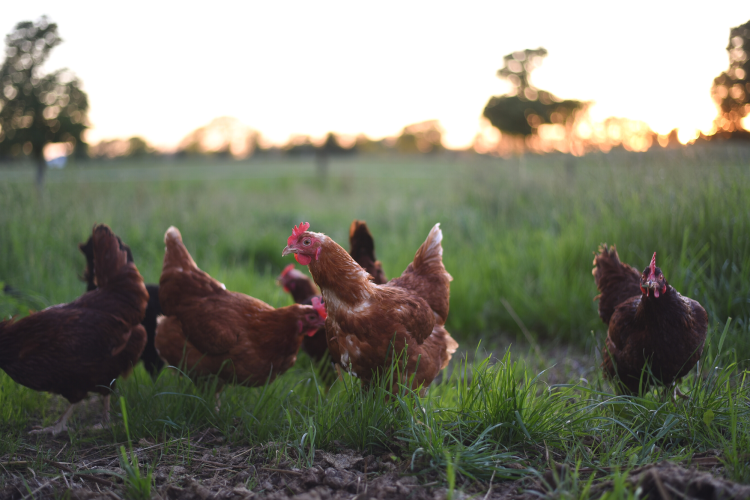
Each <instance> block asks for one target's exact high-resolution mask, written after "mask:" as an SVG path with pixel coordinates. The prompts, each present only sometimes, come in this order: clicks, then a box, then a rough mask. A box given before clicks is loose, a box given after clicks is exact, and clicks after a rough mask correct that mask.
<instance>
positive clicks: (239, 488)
mask: <svg viewBox="0 0 750 500" xmlns="http://www.w3.org/2000/svg"><path fill="white" fill-rule="evenodd" d="M49 441H50V442H49V449H53V450H54V449H58V448H60V447H61V446H63V445H64V443H63V442H62V441H61V440H59V439H58V440H53V439H52V438H49ZM40 444H43V443H40ZM174 444H175V443H174V442H173V443H171V445H172V449H174V446H173V445H174ZM185 444H186V445H187V443H185ZM185 449H186V450H188V451H187V452H183V453H172V454H167V453H166V452H165V446H164V443H156V444H155V443H150V442H148V441H146V440H141V441H140V442H139V443H138V446H137V447H136V448H135V450H134V451H135V452H136V454H137V455H138V459H139V461H140V463H141V466H142V467H143V466H144V465H145V464H150V463H155V462H158V463H159V465H158V466H156V468H155V469H154V470H153V480H154V487H153V488H152V490H151V494H152V498H154V499H160V500H209V499H211V500H214V499H215V500H242V499H249V498H258V499H260V498H263V499H269V500H281V499H289V498H292V499H294V500H339V499H340V500H370V499H378V500H391V499H392V500H397V499H399V500H400V499H404V500H407V499H408V500H443V499H445V498H447V496H448V491H447V489H446V487H445V481H444V480H443V478H441V477H440V476H439V475H438V474H437V473H436V472H432V471H430V472H426V473H416V474H415V473H414V472H412V471H411V470H410V467H409V464H408V463H407V462H408V461H404V460H401V459H399V458H398V457H396V456H393V455H388V454H386V455H383V456H374V455H368V456H363V455H362V454H359V453H357V452H355V451H351V450H343V449H340V450H339V451H338V452H337V453H333V452H325V451H320V450H318V451H316V453H315V459H314V462H313V464H312V467H295V463H291V462H289V461H285V460H284V459H281V458H279V456H280V454H279V453H278V452H277V451H276V450H278V447H277V446H276V445H275V444H274V443H269V444H267V445H266V446H264V447H255V448H250V447H242V446H228V445H226V444H225V443H224V439H223V437H221V436H220V435H219V434H218V433H216V432H213V433H212V432H211V431H207V432H206V433H203V435H202V436H199V437H197V438H194V440H193V441H191V442H190V445H189V447H186V448H185ZM116 450H117V448H116V446H115V445H107V446H100V447H94V448H91V449H90V450H82V451H81V452H80V453H79V456H80V457H81V458H80V459H78V463H60V462H56V461H54V460H52V459H40V458H39V457H38V456H37V455H36V453H34V454H32V453H30V452H29V453H23V452H21V451H19V452H17V453H16V454H15V455H14V456H12V457H11V456H4V457H0V464H2V467H1V468H0V482H2V483H5V487H4V488H3V489H0V500H21V499H27V498H31V497H33V498H37V499H46V498H69V499H81V500H84V499H85V500H90V499H110V500H117V499H124V498H128V495H127V493H126V491H125V488H124V484H123V482H122V480H121V479H120V478H118V477H117V476H115V475H112V474H106V473H101V472H93V471H110V472H112V473H114V474H119V475H123V474H124V471H123V470H122V469H121V468H120V462H119V457H118V455H117V452H116ZM693 464H694V465H693V467H691V468H685V467H684V466H682V465H679V464H673V463H670V462H662V463H659V464H652V465H649V466H646V467H642V468H639V469H635V470H633V471H631V474H630V476H629V477H628V479H627V480H626V481H627V482H628V483H629V484H630V485H631V486H632V487H633V488H638V487H640V488H641V490H642V492H641V498H643V496H644V495H646V494H647V495H648V498H650V499H670V500H671V499H681V498H698V499H725V498H727V499H734V498H737V499H739V498H750V486H743V485H739V484H736V483H732V482H730V481H727V480H724V479H721V478H719V477H717V476H716V475H714V474H711V473H710V472H705V471H702V470H699V469H698V468H697V467H696V465H695V464H697V466H698V467H701V468H703V469H706V468H709V469H711V468H713V469H714V472H716V469H717V467H720V466H721V462H720V460H718V459H717V457H715V456H704V457H697V458H694V460H693ZM596 472H597V471H594V470H591V469H582V470H581V474H582V475H583V477H584V479H586V478H587V476H586V474H590V473H596ZM605 472H606V471H605ZM568 474H569V469H568V467H567V466H565V465H558V466H556V469H555V471H554V472H553V471H551V470H549V471H546V472H545V473H544V474H543V475H541V476H540V477H533V476H532V477H526V478H524V479H519V480H517V481H505V482H494V483H493V482H490V483H485V482H476V481H471V480H468V479H464V478H458V480H457V485H456V489H457V491H455V492H454V494H453V498H454V499H456V500H463V499H466V498H469V497H471V498H480V499H482V500H505V499H508V500H511V499H513V500H532V499H533V500H537V499H539V498H540V497H544V496H551V497H555V496H556V493H558V492H560V491H563V490H565V489H566V488H568V487H569V484H570V483H569V482H566V476H567V475H568ZM604 475H605V474H601V476H604ZM612 488H613V484H612V481H611V480H607V481H598V482H597V481H595V483H594V486H593V487H592V490H591V493H592V498H598V497H600V496H601V495H602V494H604V493H605V492H606V491H610V490H612Z"/></svg>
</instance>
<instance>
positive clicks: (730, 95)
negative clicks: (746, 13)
mask: <svg viewBox="0 0 750 500" xmlns="http://www.w3.org/2000/svg"><path fill="white" fill-rule="evenodd" d="M727 52H729V69H728V70H727V71H724V72H722V73H721V74H720V75H719V76H717V77H716V78H715V79H714V83H713V85H712V86H711V96H712V97H713V99H714V102H716V104H717V105H718V107H719V116H718V117H717V118H716V122H715V123H716V129H717V135H721V136H726V137H735V138H739V137H742V138H746V139H750V133H749V132H748V131H747V130H745V129H744V128H743V127H742V119H743V118H745V117H746V116H747V115H748V114H750V97H749V96H750V80H748V76H750V21H748V22H746V23H745V24H743V25H742V26H737V27H736V28H732V29H731V30H730V31H729V45H727Z"/></svg>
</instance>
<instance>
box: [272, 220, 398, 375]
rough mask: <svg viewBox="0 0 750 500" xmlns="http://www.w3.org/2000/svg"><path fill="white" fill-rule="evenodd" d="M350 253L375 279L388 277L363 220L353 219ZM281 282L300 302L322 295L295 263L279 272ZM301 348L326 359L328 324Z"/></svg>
mask: <svg viewBox="0 0 750 500" xmlns="http://www.w3.org/2000/svg"><path fill="white" fill-rule="evenodd" d="M349 255H351V256H352V258H353V259H354V260H355V261H356V262H357V264H359V265H360V266H362V269H364V270H365V271H367V272H368V273H370V276H372V282H373V283H375V284H376V285H382V284H384V283H386V282H387V281H388V280H387V279H386V277H385V273H384V272H383V265H382V264H381V263H380V261H379V260H378V259H377V258H376V257H375V241H374V240H373V238H372V234H370V230H369V229H368V228H367V223H365V221H363V220H354V221H352V224H351V226H350V227H349ZM279 284H280V285H281V286H283V287H284V291H286V292H288V293H290V294H291V295H292V298H293V299H294V302H296V303H297V304H311V303H312V302H311V301H312V299H313V297H320V293H319V292H318V288H317V287H316V286H315V283H313V280H311V279H310V277H309V276H307V275H306V274H304V273H302V272H300V271H298V270H297V269H295V268H294V264H289V265H288V266H286V267H285V268H284V270H283V271H282V272H281V275H280V276H279ZM302 350H303V351H305V352H306V353H307V354H308V356H310V357H311V358H313V359H314V360H316V361H319V360H321V359H323V356H325V354H326V352H328V341H327V340H326V330H325V327H323V328H320V329H319V330H318V331H317V332H316V333H315V335H312V336H309V337H305V338H304V340H303V341H302Z"/></svg>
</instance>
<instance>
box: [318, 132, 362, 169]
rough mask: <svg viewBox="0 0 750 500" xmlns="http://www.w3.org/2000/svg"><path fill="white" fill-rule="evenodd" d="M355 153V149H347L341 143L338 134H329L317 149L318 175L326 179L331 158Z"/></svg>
mask: <svg viewBox="0 0 750 500" xmlns="http://www.w3.org/2000/svg"><path fill="white" fill-rule="evenodd" d="M354 151H355V150H354V147H351V148H345V147H344V146H342V145H341V144H340V143H339V140H338V138H337V137H336V134H334V133H333V132H328V134H327V135H326V139H325V141H323V144H321V145H320V146H317V147H316V148H315V164H316V165H317V167H318V175H319V176H322V177H325V176H326V175H327V174H328V160H329V158H330V157H331V156H341V155H346V154H350V153H353V152H354Z"/></svg>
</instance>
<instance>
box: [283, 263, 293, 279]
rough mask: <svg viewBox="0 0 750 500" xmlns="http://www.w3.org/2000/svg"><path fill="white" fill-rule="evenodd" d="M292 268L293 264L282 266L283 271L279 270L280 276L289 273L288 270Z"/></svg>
mask: <svg viewBox="0 0 750 500" xmlns="http://www.w3.org/2000/svg"><path fill="white" fill-rule="evenodd" d="M292 269H294V264H289V265H288V266H286V267H285V268H284V270H283V271H281V276H280V277H281V278H283V277H284V276H286V275H287V274H289V271H291V270H292Z"/></svg>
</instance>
